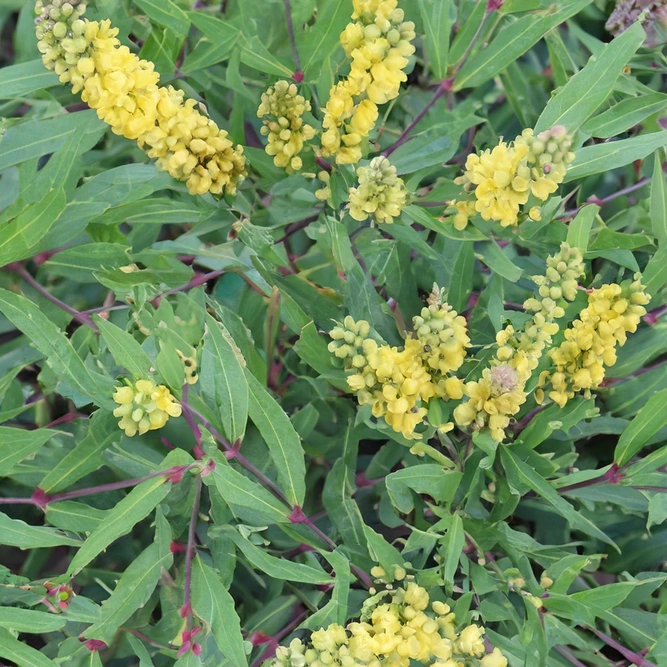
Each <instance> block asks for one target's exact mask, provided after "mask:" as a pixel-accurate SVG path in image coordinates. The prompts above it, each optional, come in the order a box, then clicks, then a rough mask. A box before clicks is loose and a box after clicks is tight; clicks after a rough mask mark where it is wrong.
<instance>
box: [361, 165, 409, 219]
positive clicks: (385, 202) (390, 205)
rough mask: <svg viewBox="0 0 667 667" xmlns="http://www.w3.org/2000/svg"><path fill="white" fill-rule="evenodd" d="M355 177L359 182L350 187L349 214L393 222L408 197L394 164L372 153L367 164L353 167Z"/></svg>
mask: <svg viewBox="0 0 667 667" xmlns="http://www.w3.org/2000/svg"><path fill="white" fill-rule="evenodd" d="M357 177H358V178H359V186H358V187H356V188H351V189H350V204H349V209H350V215H351V216H352V217H353V218H354V219H355V220H359V221H362V220H366V219H367V218H368V217H369V216H371V217H372V218H373V220H375V221H376V222H377V223H379V224H382V223H387V224H391V223H392V222H394V218H396V217H398V216H399V215H400V214H401V211H402V210H403V209H404V208H405V206H406V204H407V199H408V191H407V188H406V187H405V183H404V182H403V179H402V178H399V176H398V174H397V173H396V167H394V166H393V165H392V164H391V163H390V162H389V160H388V159H387V158H386V157H382V156H380V157H376V158H373V159H372V160H371V162H370V164H369V165H368V166H367V167H359V169H357Z"/></svg>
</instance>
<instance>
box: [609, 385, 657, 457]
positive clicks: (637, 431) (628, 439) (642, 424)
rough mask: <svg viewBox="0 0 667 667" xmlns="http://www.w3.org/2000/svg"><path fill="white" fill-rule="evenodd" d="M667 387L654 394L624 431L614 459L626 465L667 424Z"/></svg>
mask: <svg viewBox="0 0 667 667" xmlns="http://www.w3.org/2000/svg"><path fill="white" fill-rule="evenodd" d="M666 405H667V389H663V390H662V391H659V392H657V393H656V394H653V396H651V398H649V400H648V401H647V402H646V404H645V405H644V407H643V408H642V409H641V410H640V411H639V412H638V413H637V415H636V416H635V418H634V419H633V420H632V421H631V422H630V424H629V425H628V427H627V428H626V429H625V431H623V433H622V434H621V437H620V438H619V440H618V444H617V445H616V450H615V451H614V461H615V462H616V464H617V465H619V466H624V465H625V464H626V463H628V462H629V461H630V459H631V458H632V457H633V456H634V455H635V454H636V453H637V452H638V451H639V450H640V449H641V448H642V447H644V446H645V445H646V443H647V442H648V441H649V440H650V439H651V438H652V437H653V436H654V435H655V434H656V433H657V432H658V431H659V430H660V429H661V428H662V427H663V426H665V425H666V424H667V410H665V406H666Z"/></svg>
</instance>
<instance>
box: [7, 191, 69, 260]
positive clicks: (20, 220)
mask: <svg viewBox="0 0 667 667" xmlns="http://www.w3.org/2000/svg"><path fill="white" fill-rule="evenodd" d="M66 205H67V198H66V197H65V191H64V190H63V189H62V188H58V189H56V190H51V191H50V192H49V193H48V194H47V195H46V196H45V197H44V198H43V199H41V200H40V201H38V202H37V203H35V204H32V205H31V206H28V207H27V208H26V209H25V210H24V211H22V212H21V213H20V214H19V215H18V216H16V218H14V219H13V220H12V221H11V222H8V223H7V224H5V225H2V227H1V229H2V237H1V238H0V266H4V265H5V264H10V263H11V262H18V261H19V260H22V259H26V257H30V256H31V255H32V248H33V246H35V245H37V244H38V243H39V242H40V241H41V239H42V238H43V237H44V236H46V234H47V232H48V231H49V229H51V227H52V226H53V225H54V223H55V222H56V220H57V219H58V218H59V217H60V214H61V213H62V212H63V211H64V210H65V206H66Z"/></svg>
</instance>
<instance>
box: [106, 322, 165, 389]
mask: <svg viewBox="0 0 667 667" xmlns="http://www.w3.org/2000/svg"><path fill="white" fill-rule="evenodd" d="M94 320H95V324H97V328H98V329H99V330H100V333H101V334H102V338H104V341H105V342H106V344H107V346H108V348H109V351H110V352H111V354H112V355H113V358H114V359H115V360H116V363H117V364H118V365H119V366H122V367H123V368H125V370H127V371H128V372H130V373H131V374H132V375H133V376H134V377H135V378H138V379H141V378H144V379H145V378H147V377H149V376H150V373H151V367H152V365H153V363H152V362H151V360H150V357H149V356H148V355H147V354H146V353H145V352H144V351H143V349H142V347H141V345H140V344H139V343H138V341H137V340H136V339H135V338H134V337H133V336H132V335H131V334H129V333H127V332H126V331H123V330H122V329H121V328H120V327H117V326H116V325H115V324H112V323H111V322H108V321H107V320H105V319H104V318H102V317H99V316H96V317H95V318H94Z"/></svg>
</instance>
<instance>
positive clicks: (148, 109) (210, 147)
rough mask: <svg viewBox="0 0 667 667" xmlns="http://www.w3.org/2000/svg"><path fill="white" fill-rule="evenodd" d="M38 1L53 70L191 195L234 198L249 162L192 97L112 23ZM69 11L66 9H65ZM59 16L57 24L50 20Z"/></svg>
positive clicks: (43, 44)
mask: <svg viewBox="0 0 667 667" xmlns="http://www.w3.org/2000/svg"><path fill="white" fill-rule="evenodd" d="M69 4H70V5H71V6H72V12H71V13H70V14H69V15H68V16H65V13H64V12H63V11H62V10H61V9H59V8H57V7H55V6H54V5H53V4H45V3H43V2H42V0H39V1H38V2H37V5H36V7H35V11H36V13H37V14H38V17H37V19H36V23H37V28H36V34H37V38H38V40H39V41H38V48H39V50H40V52H41V53H42V60H43V62H44V65H45V66H46V67H47V68H48V69H54V70H55V72H56V74H58V76H59V77H60V81H61V82H62V83H71V85H72V90H73V92H75V93H77V92H81V98H82V99H83V101H84V102H86V103H87V104H88V106H90V108H91V109H95V110H96V111H97V115H98V116H99V118H100V119H102V120H104V121H105V122H106V123H107V124H109V125H110V126H111V129H112V130H113V132H115V133H116V134H119V135H122V136H124V137H126V138H127V139H132V140H134V141H136V142H137V144H138V145H139V147H140V148H141V149H143V150H144V151H146V153H147V155H148V156H149V157H150V158H153V159H155V160H156V161H157V164H158V167H159V168H160V169H163V170H165V171H167V172H168V173H169V174H170V175H171V176H173V177H174V178H176V179H178V180H180V181H183V182H185V184H186V185H187V188H188V191H189V192H190V194H200V195H203V194H206V193H207V192H211V193H213V194H216V195H222V194H231V195H233V194H235V192H236V188H237V186H238V184H239V183H240V182H241V181H242V180H243V179H244V178H245V176H246V170H245V157H244V155H243V148H242V147H241V146H236V147H234V146H233V144H232V142H231V141H230V140H229V138H228V136H227V132H225V131H224V130H221V129H220V128H219V127H218V126H217V125H216V123H215V122H214V121H212V120H211V119H210V118H208V116H207V115H206V114H205V112H204V111H203V106H202V105H199V109H196V108H195V107H197V102H195V100H191V99H188V100H186V99H185V97H184V93H183V92H182V91H179V90H176V89H175V88H173V87H172V86H166V87H160V86H159V85H158V84H159V80H160V76H159V74H158V73H157V72H155V68H154V65H153V63H150V62H148V61H146V60H141V59H139V57H138V56H136V55H135V54H133V53H132V52H131V51H130V50H129V49H128V47H126V46H122V45H121V44H120V41H119V40H118V39H117V35H118V29H117V28H112V27H111V22H110V21H108V20H105V21H102V22H97V21H92V22H91V21H88V20H85V19H82V16H83V13H84V11H85V5H84V4H83V3H80V2H78V0H74V2H70V3H69ZM63 9H64V5H63ZM52 16H57V17H58V18H57V20H53V19H52V18H51V17H52Z"/></svg>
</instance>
